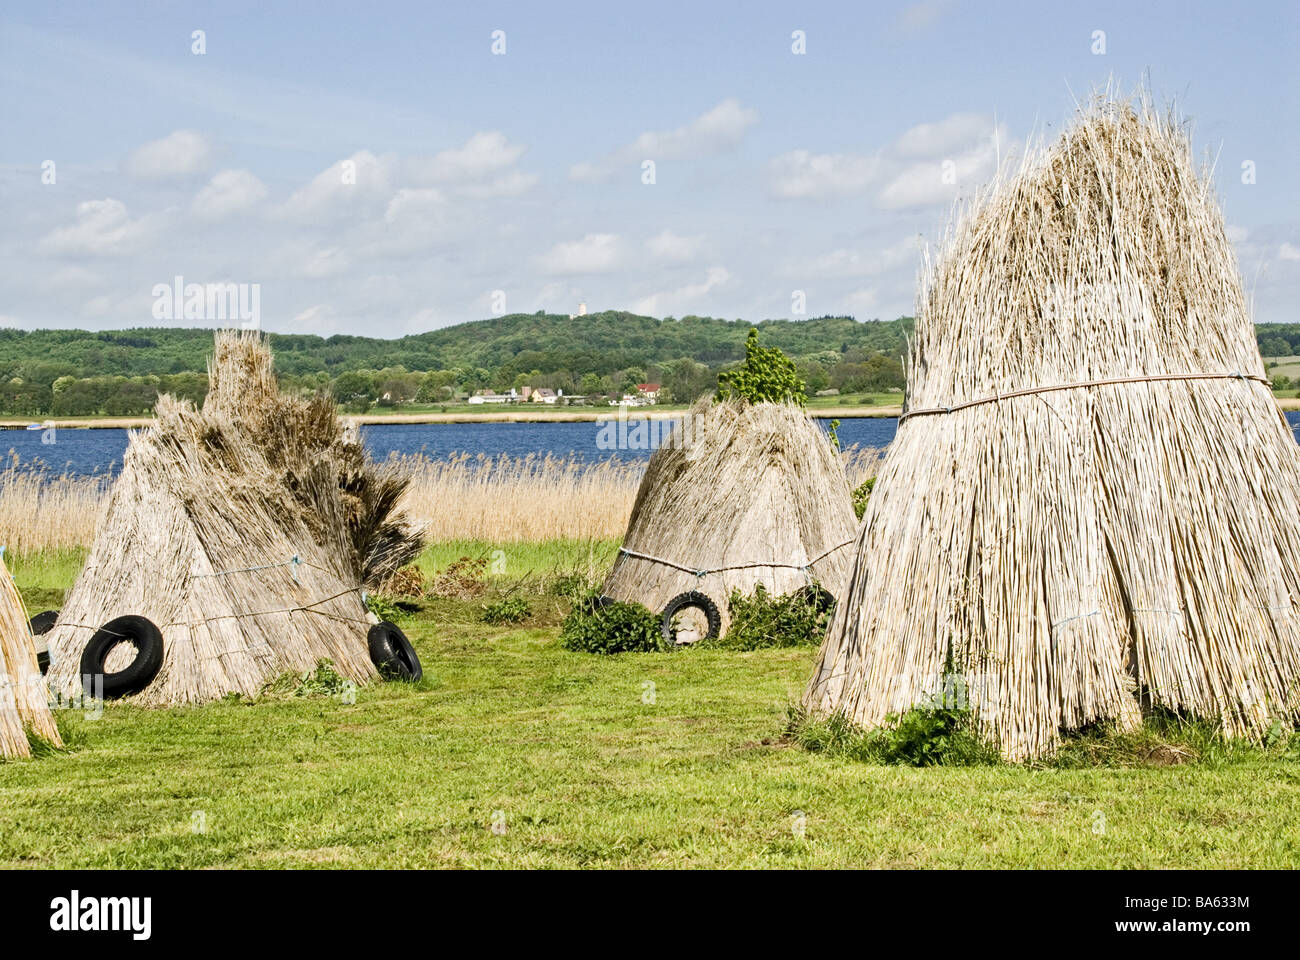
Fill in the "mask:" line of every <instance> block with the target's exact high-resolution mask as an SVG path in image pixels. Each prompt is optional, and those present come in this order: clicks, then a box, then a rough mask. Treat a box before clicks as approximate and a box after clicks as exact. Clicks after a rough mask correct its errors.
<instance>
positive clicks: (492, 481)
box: [0, 447, 880, 554]
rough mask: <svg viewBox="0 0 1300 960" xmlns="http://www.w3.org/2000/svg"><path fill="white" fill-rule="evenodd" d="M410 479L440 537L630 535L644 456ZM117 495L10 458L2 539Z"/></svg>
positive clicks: (464, 468) (425, 465)
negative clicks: (29, 468)
mask: <svg viewBox="0 0 1300 960" xmlns="http://www.w3.org/2000/svg"><path fill="white" fill-rule="evenodd" d="M843 459H844V468H845V471H846V473H847V474H848V477H849V484H850V486H852V487H856V486H858V485H859V484H861V483H862V482H863V481H864V480H866V479H867V478H868V477H872V476H875V473H876V469H877V466H878V465H879V463H880V451H878V450H876V449H873V448H857V447H854V448H851V449H849V450H847V451H845V453H844V455H843ZM393 463H394V464H395V466H396V468H397V469H398V470H399V471H401V472H402V473H403V474H407V475H408V478H409V481H410V482H409V485H408V487H407V489H406V493H405V495H404V496H403V499H402V501H401V509H402V510H403V511H404V512H405V513H406V515H407V516H408V517H410V518H411V520H412V521H413V522H415V523H416V524H418V525H420V526H422V527H423V529H424V533H425V539H426V540H427V541H429V542H431V543H445V542H450V541H456V540H484V541H487V542H490V543H516V542H528V543H536V542H542V541H546V540H557V539H570V540H601V539H611V540H612V539H617V538H619V537H622V535H623V532H624V531H625V530H626V529H627V522H628V517H629V516H630V515H631V513H632V502H633V501H634V500H635V499H636V490H637V486H638V485H639V484H640V483H641V476H642V474H643V473H644V472H645V466H646V462H645V461H644V460H620V459H617V458H614V459H610V460H604V461H600V462H596V463H592V462H588V461H583V460H581V459H579V458H577V457H567V456H566V457H558V456H526V457H509V456H499V457H487V456H483V455H482V454H480V455H478V456H472V455H470V454H465V453H461V454H454V455H452V456H450V457H447V458H446V459H440V460H431V459H429V458H428V457H424V456H421V455H411V456H405V457H396V458H393ZM107 502H108V498H107V486H106V480H105V478H103V477H76V476H70V475H67V474H62V475H51V474H49V473H48V472H45V473H43V472H40V471H38V470H26V469H21V468H20V467H19V466H18V465H17V464H14V463H11V464H10V465H9V466H8V467H7V468H5V469H4V470H0V543H3V544H7V545H8V547H9V549H10V550H11V551H13V552H16V553H19V554H33V553H40V552H44V551H51V550H64V549H75V548H79V547H88V546H90V544H91V542H92V541H93V540H94V538H95V523H96V521H97V520H98V518H99V515H100V513H101V512H102V511H103V509H104V507H105V505H106V504H107Z"/></svg>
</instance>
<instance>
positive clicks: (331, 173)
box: [279, 150, 394, 223]
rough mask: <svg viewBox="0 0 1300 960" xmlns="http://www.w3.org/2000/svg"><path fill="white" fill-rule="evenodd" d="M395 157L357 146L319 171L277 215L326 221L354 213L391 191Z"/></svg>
mask: <svg viewBox="0 0 1300 960" xmlns="http://www.w3.org/2000/svg"><path fill="white" fill-rule="evenodd" d="M393 177H394V161H393V159H392V158H391V157H377V156H375V155H374V154H373V153H371V152H370V151H369V150H360V151H358V152H357V153H354V154H352V156H350V157H346V158H345V159H343V160H340V161H338V162H337V163H334V164H331V165H330V166H329V167H328V168H326V169H325V170H323V171H321V172H320V173H318V174H317V175H316V176H315V177H314V178H313V179H312V181H311V182H310V183H308V184H307V185H306V186H304V187H302V188H301V189H299V190H297V191H295V192H294V193H293V195H292V196H290V197H289V199H288V200H286V201H285V202H284V203H283V204H282V205H281V206H280V209H279V214H280V216H282V217H284V218H286V219H289V220H298V221H304V222H318V223H319V222H328V221H331V220H335V219H338V218H339V217H341V216H344V215H349V214H355V212H356V209H357V208H358V207H361V206H365V205H366V204H367V203H376V202H382V200H383V198H384V197H387V196H389V195H390V194H391V193H392V181H393Z"/></svg>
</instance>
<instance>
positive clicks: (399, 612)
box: [366, 593, 407, 623]
mask: <svg viewBox="0 0 1300 960" xmlns="http://www.w3.org/2000/svg"><path fill="white" fill-rule="evenodd" d="M366 609H367V610H369V611H370V612H371V613H373V614H374V615H375V616H376V617H378V618H379V619H380V620H387V621H389V622H390V623H396V622H397V620H398V619H399V618H401V617H405V616H406V615H407V612H406V611H405V610H403V609H402V608H401V607H400V606H398V603H397V601H396V600H395V599H393V598H392V597H387V596H384V595H383V594H382V593H367V594H366Z"/></svg>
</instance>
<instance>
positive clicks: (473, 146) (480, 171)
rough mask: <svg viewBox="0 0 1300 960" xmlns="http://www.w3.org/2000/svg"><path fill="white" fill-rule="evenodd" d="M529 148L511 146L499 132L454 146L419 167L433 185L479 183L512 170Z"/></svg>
mask: <svg viewBox="0 0 1300 960" xmlns="http://www.w3.org/2000/svg"><path fill="white" fill-rule="evenodd" d="M525 149H526V148H525V147H523V146H521V145H520V144H512V143H511V142H510V141H509V140H507V139H506V136H505V134H503V133H501V132H499V131H492V132H489V133H476V134H474V135H473V136H472V137H470V138H469V139H468V140H467V141H465V145H464V146H463V147H453V148H451V149H448V150H442V151H440V152H439V153H436V154H434V155H433V157H432V158H431V159H430V160H429V161H428V162H427V163H423V164H421V165H420V167H421V170H420V173H421V174H423V177H424V179H426V180H427V181H429V182H431V183H457V182H460V181H463V180H480V179H482V178H484V177H487V176H490V175H492V174H495V173H500V172H501V171H502V170H505V169H508V168H509V167H512V166H514V165H515V163H517V162H518V161H519V158H520V157H522V156H523V155H524V150H525Z"/></svg>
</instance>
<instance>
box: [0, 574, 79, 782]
mask: <svg viewBox="0 0 1300 960" xmlns="http://www.w3.org/2000/svg"><path fill="white" fill-rule="evenodd" d="M28 733H34V734H35V735H36V736H38V737H41V738H42V739H44V740H47V741H49V742H50V743H52V744H54V745H55V746H62V743H63V741H62V740H61V739H60V738H59V731H58V728H57V727H55V725H54V715H53V714H52V713H51V712H50V700H49V691H48V690H47V689H46V686H45V678H44V677H42V676H41V671H40V668H39V667H37V665H36V647H35V645H34V644H33V643H32V632H31V629H30V628H29V627H28V624H27V611H26V610H25V609H24V607H23V601H22V598H21V597H19V596H18V591H17V590H16V589H15V588H14V583H13V579H12V578H11V577H10V576H9V570H8V568H7V567H6V566H5V563H4V554H3V552H2V551H0V757H29V756H31V746H30V744H29V742H28V739H27V735H28Z"/></svg>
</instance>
